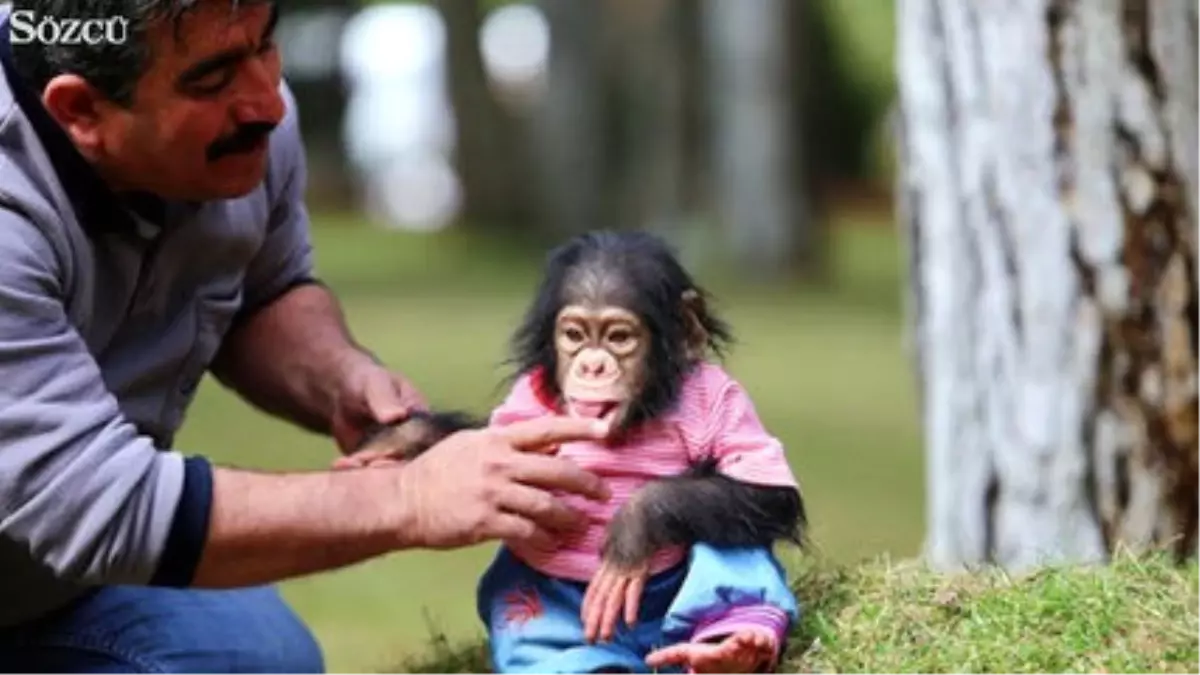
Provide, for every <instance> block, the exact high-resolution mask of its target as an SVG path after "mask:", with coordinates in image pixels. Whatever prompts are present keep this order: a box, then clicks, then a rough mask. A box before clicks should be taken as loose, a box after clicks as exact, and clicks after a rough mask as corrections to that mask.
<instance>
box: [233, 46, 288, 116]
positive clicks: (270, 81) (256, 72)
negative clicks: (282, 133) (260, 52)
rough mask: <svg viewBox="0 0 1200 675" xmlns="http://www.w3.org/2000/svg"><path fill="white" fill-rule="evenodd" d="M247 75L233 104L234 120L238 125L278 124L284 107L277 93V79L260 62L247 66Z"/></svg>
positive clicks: (280, 96)
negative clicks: (254, 123)
mask: <svg viewBox="0 0 1200 675" xmlns="http://www.w3.org/2000/svg"><path fill="white" fill-rule="evenodd" d="M246 68H247V73H246V76H245V79H244V83H243V85H242V87H241V91H240V92H239V93H238V94H239V95H238V98H237V100H236V101H235V102H234V110H233V114H234V119H235V120H236V121H237V123H238V124H244V123H246V122H270V123H272V124H279V122H280V121H281V120H282V119H283V115H284V111H285V107H284V102H283V95H282V94H281V93H280V92H279V78H278V77H275V76H274V75H273V74H272V73H271V72H270V70H271V69H270V68H269V67H268V66H267V65H265V64H263V63H261V62H257V61H255V62H251V63H249V64H247V67H246Z"/></svg>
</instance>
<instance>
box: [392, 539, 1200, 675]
mask: <svg viewBox="0 0 1200 675" xmlns="http://www.w3.org/2000/svg"><path fill="white" fill-rule="evenodd" d="M1197 588H1198V584H1197V567H1196V564H1195V562H1193V563H1191V564H1189V565H1187V566H1185V567H1179V566H1176V565H1174V564H1173V563H1172V562H1171V561H1170V560H1169V559H1168V558H1166V557H1165V556H1158V555H1154V554H1149V555H1144V556H1133V555H1130V554H1127V553H1121V554H1119V555H1117V556H1116V557H1115V559H1114V561H1113V563H1112V564H1111V565H1108V566H1104V567H1057V568H1045V569H1042V570H1039V571H1037V572H1034V573H1030V574H1027V575H1024V576H1010V575H1008V574H1005V573H1003V572H1001V571H998V570H995V569H983V570H978V571H975V572H973V573H963V574H956V575H944V574H936V573H933V572H931V571H929V570H927V569H924V568H922V567H921V566H919V565H916V564H914V563H902V564H896V563H893V562H891V560H890V559H889V558H886V557H884V558H880V559H877V560H875V561H872V562H868V563H863V564H859V565H851V566H847V565H839V564H836V563H830V562H829V561H823V562H814V561H811V560H808V561H805V562H804V563H803V564H801V565H799V566H798V568H797V571H796V581H795V589H796V594H797V596H798V597H799V598H800V599H801V601H802V603H803V605H804V615H803V619H802V621H801V623H800V625H799V626H797V628H796V630H795V631H794V632H793V635H792V637H791V639H790V640H789V645H788V651H787V653H786V654H785V658H784V661H783V663H782V664H781V667H780V669H779V672H785V673H811V672H856V673H857V672H873V673H912V672H918V673H972V672H1000V673H1061V672H1093V673H1095V672H1100V673H1105V672H1118V673H1148V672H1193V673H1194V672H1197V668H1198V664H1197V662H1198V659H1200V653H1198V651H1200V650H1198V645H1197V630H1200V624H1198V619H1197ZM487 668H488V663H487V660H486V656H485V654H484V652H483V649H482V647H481V646H480V645H479V644H465V645H462V644H454V643H451V642H448V641H444V640H443V641H437V642H435V643H434V644H433V645H432V646H431V649H430V651H429V652H427V653H426V654H425V655H424V656H423V657H414V658H410V659H407V660H405V661H403V662H402V663H401V664H400V665H399V666H398V667H397V668H396V670H398V671H403V672H449V673H453V672H487Z"/></svg>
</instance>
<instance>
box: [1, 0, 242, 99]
mask: <svg viewBox="0 0 1200 675" xmlns="http://www.w3.org/2000/svg"><path fill="white" fill-rule="evenodd" d="M202 1H207V0H13V3H12V9H13V12H19V11H25V12H28V13H31V14H33V15H34V16H35V17H42V16H55V17H70V18H76V19H108V18H111V17H116V16H119V17H123V18H125V19H127V20H128V21H129V23H128V29H127V31H126V34H127V38H126V39H125V41H124V42H122V43H119V44H111V43H109V42H108V41H102V42H101V43H100V44H87V43H84V42H81V43H79V44H58V43H55V44H43V43H41V42H39V41H37V40H34V41H31V42H28V43H21V44H13V45H12V52H13V64H14V65H15V66H16V68H17V70H18V71H19V72H20V74H21V77H23V78H24V79H25V80H26V81H27V82H28V83H29V84H30V86H32V87H33V88H34V89H35V90H36V91H38V92H41V91H42V90H43V89H45V87H46V84H47V83H49V82H50V80H51V79H53V78H55V77H57V76H58V75H62V74H63V73H74V74H76V75H79V76H80V77H82V78H84V79H85V80H87V81H88V82H89V83H90V84H91V85H92V86H94V87H96V89H98V90H99V91H100V92H101V93H103V94H104V95H105V96H106V97H107V98H108V99H109V100H111V101H113V102H114V103H117V104H118V105H123V106H128V105H129V104H131V103H132V102H133V92H134V90H135V89H136V87H137V83H138V80H139V79H141V76H142V75H143V74H144V73H145V72H146V70H147V69H148V68H149V67H150V63H151V59H152V58H153V55H152V54H151V53H150V48H149V45H148V44H147V37H146V35H147V30H148V29H149V27H150V26H152V25H154V23H155V22H156V21H158V20H160V19H165V20H168V21H171V22H172V23H173V24H174V27H175V30H176V32H178V30H179V25H180V22H181V20H182V19H183V16H184V15H185V14H186V13H187V12H189V11H190V10H192V9H194V8H195V7H197V6H198V5H199V4H200V3H201V2H202ZM224 1H225V2H227V3H229V4H230V6H231V8H236V7H237V5H238V4H253V3H254V0H224Z"/></svg>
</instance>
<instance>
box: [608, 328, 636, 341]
mask: <svg viewBox="0 0 1200 675" xmlns="http://www.w3.org/2000/svg"><path fill="white" fill-rule="evenodd" d="M632 337H633V336H632V335H630V334H629V331H627V330H620V329H618V330H614V331H613V332H611V333H609V334H608V341H609V342H611V343H613V344H615V345H623V344H625V343H626V342H628V341H629V340H630V339H631V338H632Z"/></svg>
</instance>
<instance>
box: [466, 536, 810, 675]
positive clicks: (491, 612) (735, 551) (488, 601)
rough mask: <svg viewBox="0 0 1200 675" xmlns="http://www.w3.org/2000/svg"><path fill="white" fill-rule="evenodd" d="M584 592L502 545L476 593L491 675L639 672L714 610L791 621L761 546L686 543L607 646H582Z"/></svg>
mask: <svg viewBox="0 0 1200 675" xmlns="http://www.w3.org/2000/svg"><path fill="white" fill-rule="evenodd" d="M586 590H587V584H584V583H580V582H575V581H566V580H562V579H553V578H551V577H548V576H546V575H545V574H542V573H541V572H538V571H537V570H535V569H533V568H531V567H529V566H528V565H526V564H525V563H523V562H521V561H520V560H518V559H517V558H516V556H514V555H513V554H512V553H510V552H509V551H508V550H507V549H506V548H503V547H502V548H501V549H500V551H499V553H498V554H497V555H496V558H495V560H494V561H493V562H492V565H491V566H490V567H489V568H488V570H487V572H486V573H485V574H484V575H483V578H482V579H481V580H480V583H479V587H478V595H477V611H478V613H479V618H480V619H481V620H482V621H483V623H484V625H485V626H486V627H487V632H488V643H489V648H490V654H491V659H492V666H493V669H494V671H495V672H497V673H522V672H523V673H588V672H598V671H602V670H615V671H628V672H634V673H646V672H650V668H649V666H647V665H646V661H645V656H646V654H647V653H649V652H650V651H652V650H654V649H657V648H659V647H663V646H666V645H670V644H675V643H677V642H682V641H686V640H688V639H690V637H691V636H692V634H693V632H694V631H695V630H696V629H697V627H699V626H701V625H703V624H704V622H705V621H706V620H707V619H708V618H709V617H710V616H711V615H712V613H713V612H723V611H724V610H727V609H729V608H730V607H734V606H738V605H761V604H766V605H771V606H774V607H776V608H778V609H780V610H782V611H783V612H784V613H786V614H787V616H788V619H789V620H790V621H791V623H792V625H795V622H796V621H797V620H798V619H799V618H800V607H799V604H798V603H797V601H796V598H795V596H794V595H793V594H792V590H791V588H790V587H789V586H788V583H787V577H786V575H785V573H784V570H783V567H782V566H781V565H780V564H779V562H778V560H777V559H776V558H775V556H774V555H773V554H772V553H771V551H769V550H768V549H765V548H715V547H711V546H708V545H705V544H695V545H694V546H693V547H692V549H691V552H690V554H689V555H688V558H687V560H686V561H685V562H683V563H680V564H679V565H677V566H675V567H674V568H672V569H669V570H665V571H663V572H660V573H659V574H657V575H655V576H653V577H651V578H650V579H649V580H648V581H647V584H646V587H645V590H644V591H643V595H642V601H641V604H640V606H639V611H638V614H639V617H638V621H637V623H636V624H635V625H634V626H632V627H630V626H627V625H625V622H624V620H620V621H618V622H617V626H616V631H615V633H614V635H613V641H612V642H610V643H596V644H588V643H587V642H585V640H584V636H583V622H582V621H581V620H580V618H579V610H580V605H581V604H582V601H583V595H584V593H585V592H586ZM658 672H664V673H674V672H680V671H679V669H677V668H674V667H672V668H664V669H661V670H659V671H658Z"/></svg>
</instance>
